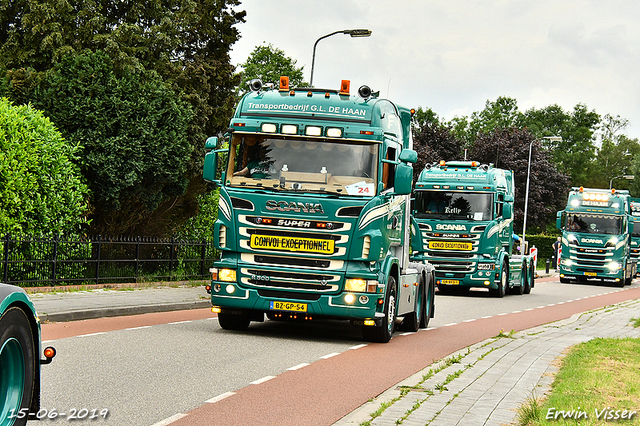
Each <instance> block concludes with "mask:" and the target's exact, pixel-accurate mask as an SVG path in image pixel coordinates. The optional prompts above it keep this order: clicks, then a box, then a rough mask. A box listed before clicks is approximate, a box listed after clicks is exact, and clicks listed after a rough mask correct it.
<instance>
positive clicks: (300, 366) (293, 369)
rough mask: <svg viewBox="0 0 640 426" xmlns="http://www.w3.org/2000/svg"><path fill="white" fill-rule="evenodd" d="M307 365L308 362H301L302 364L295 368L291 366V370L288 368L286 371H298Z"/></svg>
mask: <svg viewBox="0 0 640 426" xmlns="http://www.w3.org/2000/svg"><path fill="white" fill-rule="evenodd" d="M307 365H309V363H308V362H303V363H302V364H298V365H295V366H293V367H291V368H288V369H287V370H289V371H295V370H300V369H301V368H302V367H306V366H307Z"/></svg>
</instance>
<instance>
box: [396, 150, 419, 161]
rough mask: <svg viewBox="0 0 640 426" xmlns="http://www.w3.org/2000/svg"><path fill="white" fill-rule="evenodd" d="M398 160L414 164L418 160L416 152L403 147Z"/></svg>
mask: <svg viewBox="0 0 640 426" xmlns="http://www.w3.org/2000/svg"><path fill="white" fill-rule="evenodd" d="M399 160H400V161H404V162H405V163H411V164H415V162H416V161H418V153H417V152H415V151H414V150H412V149H403V150H402V152H401V153H400V157H399Z"/></svg>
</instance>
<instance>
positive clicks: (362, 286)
mask: <svg viewBox="0 0 640 426" xmlns="http://www.w3.org/2000/svg"><path fill="white" fill-rule="evenodd" d="M344 289H345V291H354V292H360V293H365V292H366V293H375V292H376V291H377V290H378V281H376V280H365V279H364V278H347V279H346V280H345V282H344Z"/></svg>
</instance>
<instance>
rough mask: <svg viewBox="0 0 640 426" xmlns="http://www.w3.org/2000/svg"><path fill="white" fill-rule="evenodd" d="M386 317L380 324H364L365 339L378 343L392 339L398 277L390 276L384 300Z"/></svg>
mask: <svg viewBox="0 0 640 426" xmlns="http://www.w3.org/2000/svg"><path fill="white" fill-rule="evenodd" d="M384 305H385V309H384V314H385V315H384V318H383V319H382V324H380V326H366V325H365V326H362V337H363V338H364V340H367V341H369V342H376V343H387V342H388V341H389V340H391V336H392V335H393V330H394V328H395V324H396V279H395V278H393V277H389V282H388V283H387V294H386V296H385V301H384Z"/></svg>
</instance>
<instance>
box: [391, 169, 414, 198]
mask: <svg viewBox="0 0 640 426" xmlns="http://www.w3.org/2000/svg"><path fill="white" fill-rule="evenodd" d="M412 183H413V167H411V166H409V165H407V164H404V163H400V164H398V165H397V166H396V176H395V180H394V184H393V185H394V191H393V192H394V193H395V194H397V195H408V194H411V184H412Z"/></svg>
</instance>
